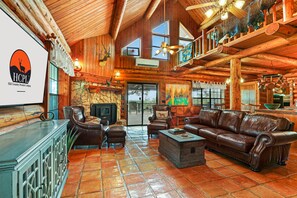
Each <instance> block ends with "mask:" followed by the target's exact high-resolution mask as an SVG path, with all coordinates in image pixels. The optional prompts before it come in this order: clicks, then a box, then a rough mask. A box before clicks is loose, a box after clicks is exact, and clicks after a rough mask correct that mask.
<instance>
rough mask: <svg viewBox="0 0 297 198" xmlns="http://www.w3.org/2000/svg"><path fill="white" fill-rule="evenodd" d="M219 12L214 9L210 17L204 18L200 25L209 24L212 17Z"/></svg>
mask: <svg viewBox="0 0 297 198" xmlns="http://www.w3.org/2000/svg"><path fill="white" fill-rule="evenodd" d="M219 11H220V9H218V8H215V9H214V11H213V13H212V15H211V16H210V17H209V18H206V19H205V20H204V21H202V23H201V24H200V25H204V24H205V23H207V22H209V21H210V20H211V19H212V17H214V16H215V15H216V14H217V13H218V12H219Z"/></svg>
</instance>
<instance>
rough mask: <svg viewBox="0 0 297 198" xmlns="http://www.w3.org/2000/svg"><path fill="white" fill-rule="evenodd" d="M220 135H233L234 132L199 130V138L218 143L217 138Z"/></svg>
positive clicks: (211, 129)
mask: <svg viewBox="0 0 297 198" xmlns="http://www.w3.org/2000/svg"><path fill="white" fill-rule="evenodd" d="M220 134H232V132H230V131H226V130H224V129H216V128H202V129H200V130H199V136H201V137H204V138H206V139H207V140H211V141H214V142H216V141H217V136H218V135H220Z"/></svg>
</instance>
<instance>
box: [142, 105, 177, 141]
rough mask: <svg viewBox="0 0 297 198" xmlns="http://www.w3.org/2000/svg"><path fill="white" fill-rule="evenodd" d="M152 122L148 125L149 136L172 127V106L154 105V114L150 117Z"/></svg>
mask: <svg viewBox="0 0 297 198" xmlns="http://www.w3.org/2000/svg"><path fill="white" fill-rule="evenodd" d="M148 119H149V121H150V124H148V125H147V135H148V137H150V136H152V134H158V132H159V130H164V129H170V126H171V119H172V116H171V107H170V106H169V105H153V115H152V116H151V117H149V118H148Z"/></svg>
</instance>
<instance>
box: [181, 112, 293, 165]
mask: <svg viewBox="0 0 297 198" xmlns="http://www.w3.org/2000/svg"><path fill="white" fill-rule="evenodd" d="M293 127H294V123H292V122H290V121H289V120H288V119H286V118H280V117H275V116H270V115H258V114H246V113H245V112H243V111H232V110H211V109H210V110H206V109H203V110H201V111H200V113H199V115H198V116H196V117H188V118H185V126H184V129H185V130H186V131H188V132H191V133H194V134H196V135H199V136H202V137H204V138H206V146H207V148H208V149H210V150H215V151H218V152H221V153H224V154H226V155H228V156H231V157H233V158H235V159H237V160H240V161H242V162H244V163H246V164H248V165H249V166H250V167H251V169H252V170H253V171H260V170H261V168H263V167H264V166H265V165H268V164H273V163H278V164H279V165H285V164H286V161H287V160H288V155H289V150H290V146H291V143H292V142H294V141H296V140H297V133H296V132H295V131H292V130H293Z"/></svg>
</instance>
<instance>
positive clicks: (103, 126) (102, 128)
mask: <svg viewBox="0 0 297 198" xmlns="http://www.w3.org/2000/svg"><path fill="white" fill-rule="evenodd" d="M63 111H64V117H65V119H69V120H70V121H69V123H68V126H67V127H68V129H72V128H73V127H75V128H76V129H77V130H78V132H80V133H81V134H80V135H79V137H78V138H77V140H76V142H75V143H74V145H98V146H99V149H101V145H102V143H103V142H104V141H105V140H106V132H108V130H109V122H108V121H107V120H100V119H98V118H95V117H93V119H89V120H87V118H86V116H85V115H84V107H83V106H65V107H63Z"/></svg>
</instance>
